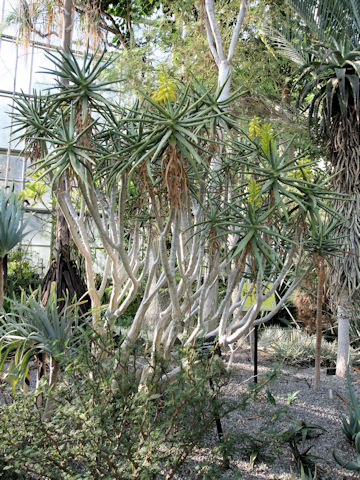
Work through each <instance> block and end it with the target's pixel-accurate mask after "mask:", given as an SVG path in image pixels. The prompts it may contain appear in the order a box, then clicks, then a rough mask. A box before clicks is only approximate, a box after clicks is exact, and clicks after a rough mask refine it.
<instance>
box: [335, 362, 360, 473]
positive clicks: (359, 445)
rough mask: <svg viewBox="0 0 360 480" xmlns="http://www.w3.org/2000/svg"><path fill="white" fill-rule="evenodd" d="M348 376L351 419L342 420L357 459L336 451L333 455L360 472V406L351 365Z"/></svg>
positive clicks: (347, 466) (344, 465)
mask: <svg viewBox="0 0 360 480" xmlns="http://www.w3.org/2000/svg"><path fill="white" fill-rule="evenodd" d="M346 377H347V386H348V391H349V396H350V407H349V419H348V420H347V419H346V418H345V417H342V419H341V420H342V424H343V430H344V433H345V435H346V438H347V440H348V441H349V442H351V443H352V444H353V445H354V447H355V450H356V452H357V460H356V461H349V462H347V461H345V460H342V459H341V458H340V457H339V456H338V455H337V454H336V452H335V451H333V457H334V459H335V460H336V462H337V463H338V464H339V465H341V466H342V467H344V468H346V469H347V470H351V471H354V472H360V406H359V404H358V401H357V398H356V395H355V392H354V389H353V386H352V383H351V377H350V369H349V366H348V368H347V372H346Z"/></svg>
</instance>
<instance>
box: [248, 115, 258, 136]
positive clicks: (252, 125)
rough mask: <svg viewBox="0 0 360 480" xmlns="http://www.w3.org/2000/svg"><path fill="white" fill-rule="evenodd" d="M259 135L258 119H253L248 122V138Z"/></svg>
mask: <svg viewBox="0 0 360 480" xmlns="http://www.w3.org/2000/svg"><path fill="white" fill-rule="evenodd" d="M260 134H261V126H260V118H259V117H253V118H252V119H251V120H250V122H249V137H250V138H253V137H260Z"/></svg>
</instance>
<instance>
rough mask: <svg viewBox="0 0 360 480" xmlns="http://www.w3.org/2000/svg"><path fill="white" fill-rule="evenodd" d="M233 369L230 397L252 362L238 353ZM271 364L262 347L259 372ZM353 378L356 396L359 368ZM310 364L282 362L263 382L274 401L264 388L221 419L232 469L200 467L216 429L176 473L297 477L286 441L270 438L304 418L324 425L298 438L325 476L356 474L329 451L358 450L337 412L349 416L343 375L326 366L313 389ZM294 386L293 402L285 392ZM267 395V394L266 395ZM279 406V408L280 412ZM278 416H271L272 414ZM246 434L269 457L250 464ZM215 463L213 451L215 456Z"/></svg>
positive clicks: (248, 479)
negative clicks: (317, 387) (315, 434)
mask: <svg viewBox="0 0 360 480" xmlns="http://www.w3.org/2000/svg"><path fill="white" fill-rule="evenodd" d="M233 369H234V375H233V376H232V379H231V382H230V384H229V385H228V386H227V387H226V390H225V391H224V393H225V395H226V396H227V397H228V398H229V399H232V400H234V399H235V400H236V399H237V398H239V397H240V396H241V393H242V392H244V390H246V388H247V384H248V383H249V381H250V382H251V380H249V379H250V378H251V377H252V374H253V371H252V366H251V365H250V363H249V361H248V360H247V358H246V355H242V356H239V357H238V358H237V359H236V360H235V362H234V364H233ZM270 369H271V358H270V357H269V355H267V354H266V352H261V354H260V359H259V369H258V370H259V376H260V378H261V376H262V375H264V374H266V372H268V371H269V370H270ZM352 381H353V387H354V390H355V393H356V395H357V398H358V399H359V402H360V373H358V372H355V371H354V372H352ZM312 385H313V368H299V367H293V366H283V367H281V375H280V376H279V378H277V379H276V380H275V381H274V382H273V383H271V384H269V385H268V386H267V389H268V390H269V391H270V392H271V395H272V397H273V399H274V400H272V402H274V401H275V405H273V404H272V403H271V402H269V396H268V394H267V393H266V392H265V391H263V392H261V393H260V394H259V395H258V398H257V399H256V401H255V402H253V401H251V402H249V404H248V406H247V408H246V410H245V411H242V410H237V411H234V412H233V413H231V414H230V415H229V416H228V417H227V418H224V419H222V425H223V429H224V431H225V432H226V433H230V434H231V435H232V436H233V437H234V439H235V444H234V447H235V452H234V454H233V458H232V461H231V469H228V470H225V471H224V469H222V470H221V469H218V470H213V471H208V472H207V473H206V470H205V469H203V470H202V473H198V471H199V468H200V465H201V462H202V461H204V460H205V459H206V457H208V458H209V455H213V454H212V453H211V447H214V446H215V445H216V433H215V432H214V435H213V436H212V437H211V438H210V437H209V438H208V444H207V445H208V448H203V449H200V450H199V451H198V452H197V454H196V455H195V456H193V457H192V458H191V460H190V461H189V462H187V464H186V465H185V466H184V467H183V468H182V471H181V473H180V474H179V475H177V476H176V477H175V478H176V479H177V480H185V479H186V480H189V479H201V480H202V479H204V480H205V479H214V480H215V479H216V480H217V479H219V480H220V479H221V480H225V479H233V480H240V479H241V480H253V479H267V480H301V475H300V473H299V471H298V469H297V467H296V463H295V460H294V458H293V457H292V454H291V450H290V447H289V445H288V443H286V442H281V445H279V444H276V443H275V444H274V443H273V444H271V442H272V441H273V439H274V438H275V437H276V434H277V433H281V432H285V431H286V430H288V429H289V428H292V427H294V425H295V423H294V422H292V420H293V421H300V422H301V421H305V422H307V423H311V424H316V425H318V426H320V427H323V428H324V429H325V431H324V432H323V433H322V434H321V435H319V436H318V437H317V438H313V439H311V440H306V441H305V442H304V444H303V445H302V443H301V442H300V443H299V449H300V450H301V451H302V452H304V451H306V449H307V448H308V447H311V449H310V450H309V452H308V453H310V454H312V455H316V456H318V457H320V458H318V459H317V460H316V463H317V465H318V467H319V469H318V472H317V474H318V476H317V477H316V478H321V479H323V480H347V479H354V478H360V475H359V474H358V473H351V472H349V471H347V470H345V469H343V468H341V467H340V466H339V465H338V464H337V463H336V462H335V460H334V459H333V456H332V451H333V450H334V449H336V452H337V453H338V455H339V456H340V457H341V458H343V459H344V460H347V461H350V460H355V459H356V451H355V449H354V447H352V446H351V445H350V444H349V443H348V442H347V440H346V438H345V435H344V433H343V431H342V423H341V416H342V415H343V414H344V415H346V416H347V406H346V404H345V403H344V401H343V400H341V398H340V397H339V396H338V395H337V394H339V395H341V396H342V397H344V398H345V399H347V400H348V398H349V395H348V391H347V385H346V380H343V379H340V378H337V377H335V376H333V375H331V376H330V375H326V369H324V370H322V371H321V387H320V390H319V391H317V392H316V391H314V389H313V387H312ZM293 392H298V393H297V394H296V395H295V398H294V400H293V402H292V403H291V405H289V401H288V395H289V394H291V393H293ZM270 398H271V397H270ZM281 410H283V411H284V413H283V414H279V412H280V411H281ZM277 415H278V418H277V419H276V420H274V416H275V417H276V416H277ZM244 435H251V436H252V437H255V438H257V439H258V440H259V442H258V443H259V444H260V445H264V447H265V450H262V451H263V453H264V454H265V456H269V457H273V458H274V459H273V460H272V461H269V460H266V461H260V462H258V463H257V462H256V463H255V465H254V467H253V468H252V469H251V466H250V462H249V453H247V452H246V446H247V445H249V443H248V442H246V441H245V440H244ZM213 458H214V463H215V459H216V456H213Z"/></svg>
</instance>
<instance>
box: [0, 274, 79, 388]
mask: <svg viewBox="0 0 360 480" xmlns="http://www.w3.org/2000/svg"><path fill="white" fill-rule="evenodd" d="M78 325H79V316H78V311H77V304H73V305H69V301H68V299H65V305H64V307H63V308H62V309H61V310H59V308H58V299H57V298H56V293H55V283H54V285H53V287H52V291H51V295H50V297H49V300H48V302H47V304H46V306H43V305H42V303H41V299H40V293H39V292H38V291H35V292H34V293H33V294H32V295H30V296H27V295H26V294H25V293H23V294H22V297H21V299H20V301H17V300H10V309H9V312H8V313H5V314H4V316H3V317H2V318H1V319H0V369H3V368H4V366H5V362H6V360H7V359H9V357H11V359H12V363H11V365H10V367H9V366H8V365H6V369H7V370H6V374H5V377H6V376H9V377H11V378H13V377H14V378H15V383H16V382H17V381H18V380H21V379H23V378H25V377H26V375H27V373H28V370H29V362H30V361H31V360H32V359H33V357H34V356H35V355H37V354H39V353H47V354H48V355H50V356H51V357H53V358H56V359H59V358H60V357H62V356H63V355H64V354H65V352H66V354H67V355H68V354H69V352H70V351H71V350H70V348H74V347H75V345H76V344H77V343H78V342H79V341H80V338H81V335H80V333H81V331H80V330H79V327H78Z"/></svg>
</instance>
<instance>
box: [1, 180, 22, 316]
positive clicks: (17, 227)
mask: <svg viewBox="0 0 360 480" xmlns="http://www.w3.org/2000/svg"><path fill="white" fill-rule="evenodd" d="M25 227H26V223H24V222H23V221H22V211H21V205H20V202H19V200H18V199H17V197H16V195H15V194H14V193H13V192H11V191H8V192H6V191H5V189H4V188H2V189H1V190H0V311H2V309H3V303H4V272H3V263H4V258H5V255H7V254H8V253H9V252H10V250H12V249H13V248H14V247H15V246H16V245H17V244H18V243H20V242H21V240H22V239H23V238H24V236H25V232H24V230H25Z"/></svg>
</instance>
